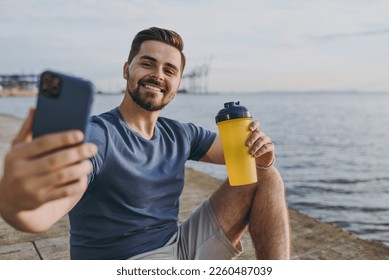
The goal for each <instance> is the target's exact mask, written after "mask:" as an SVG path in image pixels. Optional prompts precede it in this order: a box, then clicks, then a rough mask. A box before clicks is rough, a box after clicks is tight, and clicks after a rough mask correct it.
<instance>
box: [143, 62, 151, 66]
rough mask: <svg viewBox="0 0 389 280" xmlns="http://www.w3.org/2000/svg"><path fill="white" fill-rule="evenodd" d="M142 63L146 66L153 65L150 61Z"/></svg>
mask: <svg viewBox="0 0 389 280" xmlns="http://www.w3.org/2000/svg"><path fill="white" fill-rule="evenodd" d="M142 65H143V66H145V67H151V66H152V65H151V63H150V62H143V63H142Z"/></svg>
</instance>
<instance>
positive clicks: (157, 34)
mask: <svg viewBox="0 0 389 280" xmlns="http://www.w3.org/2000/svg"><path fill="white" fill-rule="evenodd" d="M150 40H153V41H159V42H162V43H165V44H168V45H170V46H172V47H175V48H176V49H177V50H179V51H180V53H181V73H182V72H183V71H184V67H185V55H184V53H183V52H182V50H183V49H184V41H183V40H182V38H181V36H180V35H179V34H178V33H176V32H174V31H171V30H167V29H162V28H159V27H150V28H149V29H145V30H142V31H140V32H139V33H138V34H136V36H135V38H134V40H132V44H131V50H130V54H129V55H128V63H131V61H132V60H133V59H134V57H135V56H136V55H137V54H138V53H139V51H140V48H141V46H142V43H143V42H144V41H150Z"/></svg>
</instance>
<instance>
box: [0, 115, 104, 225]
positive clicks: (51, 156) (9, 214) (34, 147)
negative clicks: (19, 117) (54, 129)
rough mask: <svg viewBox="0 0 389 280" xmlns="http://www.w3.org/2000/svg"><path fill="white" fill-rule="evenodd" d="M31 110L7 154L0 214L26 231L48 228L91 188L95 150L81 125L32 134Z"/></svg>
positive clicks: (0, 186) (0, 187)
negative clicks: (61, 130)
mask: <svg viewBox="0 0 389 280" xmlns="http://www.w3.org/2000/svg"><path fill="white" fill-rule="evenodd" d="M33 113H34V112H33V111H31V112H30V114H29V116H28V118H27V119H26V121H25V122H24V124H23V126H22V128H21V130H20V132H19V134H18V135H17V136H16V138H15V139H14V141H13V145H12V148H11V150H10V151H9V152H8V154H7V155H6V157H5V161H4V174H3V177H2V178H1V180H0V214H1V216H2V217H3V218H4V220H6V221H7V222H8V223H9V224H10V225H12V226H13V227H15V228H17V229H19V230H22V231H27V232H42V231H45V230H47V229H49V228H50V227H51V226H52V225H53V224H54V223H56V222H57V221H58V220H59V219H60V218H61V217H63V216H64V215H66V214H67V213H68V212H69V211H70V210H71V209H72V208H73V206H74V205H75V204H76V203H77V202H78V200H79V199H80V198H81V197H82V195H83V193H84V192H85V190H86V188H87V174H88V173H89V172H90V171H91V169H92V166H91V163H90V161H89V160H86V159H88V158H90V157H92V156H94V155H95V154H96V152H97V149H96V146H95V145H93V144H89V143H85V144H83V143H82V141H83V137H84V136H83V134H82V133H81V132H80V131H67V132H60V133H53V134H50V135H46V136H42V137H39V138H36V139H34V140H32V139H31V138H32V137H31V129H32V120H33Z"/></svg>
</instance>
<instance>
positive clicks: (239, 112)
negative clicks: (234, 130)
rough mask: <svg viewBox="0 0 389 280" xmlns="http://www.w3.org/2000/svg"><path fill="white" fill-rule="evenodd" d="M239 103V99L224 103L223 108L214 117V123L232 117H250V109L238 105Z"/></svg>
mask: <svg viewBox="0 0 389 280" xmlns="http://www.w3.org/2000/svg"><path fill="white" fill-rule="evenodd" d="M239 103H240V102H239V101H237V102H227V103H224V108H223V109H221V110H220V111H219V113H218V114H217V115H216V117H215V120H216V123H218V122H222V121H228V120H232V119H240V118H251V114H250V111H249V110H247V108H246V107H244V106H241V105H239Z"/></svg>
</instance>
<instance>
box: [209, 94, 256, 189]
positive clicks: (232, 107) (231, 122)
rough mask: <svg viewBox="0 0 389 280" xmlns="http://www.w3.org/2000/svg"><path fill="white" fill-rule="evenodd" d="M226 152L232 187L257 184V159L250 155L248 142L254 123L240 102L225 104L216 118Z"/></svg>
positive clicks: (225, 157) (225, 156)
mask: <svg viewBox="0 0 389 280" xmlns="http://www.w3.org/2000/svg"><path fill="white" fill-rule="evenodd" d="M215 119H216V123H217V125H218V128H219V133H220V138H221V142H222V146H223V151H224V159H225V162H226V167H227V174H228V179H229V182H230V185H231V186H242V185H248V184H253V183H256V182H257V171H256V167H255V158H254V157H253V156H252V155H250V154H249V149H250V148H249V147H247V146H246V141H247V139H248V138H249V137H250V135H251V132H250V131H249V125H250V123H251V122H252V117H251V115H250V111H248V110H247V109H246V107H244V106H240V105H239V101H238V102H228V103H224V108H223V109H221V110H220V111H219V113H218V114H217V116H216V117H215Z"/></svg>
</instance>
